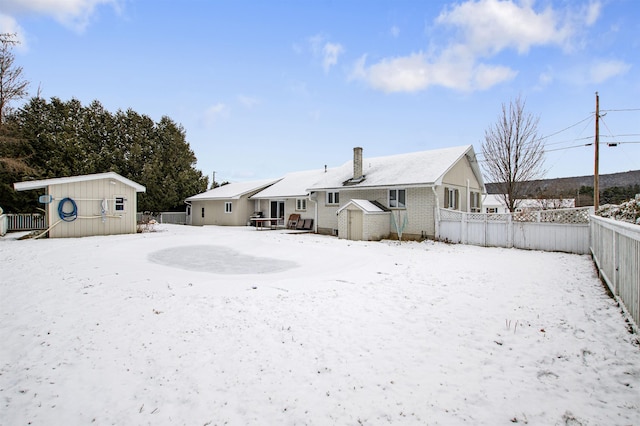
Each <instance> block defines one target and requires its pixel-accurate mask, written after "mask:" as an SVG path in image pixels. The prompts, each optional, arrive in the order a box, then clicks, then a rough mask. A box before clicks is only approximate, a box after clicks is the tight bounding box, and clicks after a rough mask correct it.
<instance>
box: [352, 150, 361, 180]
mask: <svg viewBox="0 0 640 426" xmlns="http://www.w3.org/2000/svg"><path fill="white" fill-rule="evenodd" d="M361 178H362V148H360V147H358V146H357V147H355V148H353V180H358V179H361Z"/></svg>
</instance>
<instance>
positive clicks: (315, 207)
mask: <svg viewBox="0 0 640 426" xmlns="http://www.w3.org/2000/svg"><path fill="white" fill-rule="evenodd" d="M309 201H311V202H312V203H313V233H314V234H317V233H318V194H317V193H315V192H310V193H309Z"/></svg>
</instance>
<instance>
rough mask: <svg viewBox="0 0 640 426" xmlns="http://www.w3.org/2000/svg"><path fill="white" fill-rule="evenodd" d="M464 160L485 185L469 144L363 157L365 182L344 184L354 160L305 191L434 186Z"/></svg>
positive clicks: (351, 169) (348, 178)
mask: <svg viewBox="0 0 640 426" xmlns="http://www.w3.org/2000/svg"><path fill="white" fill-rule="evenodd" d="M465 156H466V157H467V159H468V160H469V164H470V165H471V168H472V169H473V171H474V173H475V175H476V177H477V179H478V182H479V183H480V184H481V185H484V181H483V179H482V173H481V172H480V168H479V166H478V162H477V160H476V155H475V152H474V150H473V146H472V145H463V146H457V147H452V148H442V149H435V150H430V151H420V152H413V153H408V154H398V155H391V156H386V157H375V158H364V159H363V160H362V172H363V174H364V177H365V178H364V179H363V180H362V181H359V182H355V183H353V182H349V183H348V184H347V182H348V181H349V180H350V179H351V178H352V177H353V161H348V162H346V163H344V164H343V165H342V166H340V167H336V168H334V169H329V170H328V172H327V173H326V174H325V176H323V177H322V178H321V180H320V181H318V182H317V183H316V184H314V185H312V186H311V187H309V188H308V189H310V190H323V189H344V188H371V187H386V186H398V185H402V186H412V185H413V186H415V185H427V186H435V185H439V184H441V182H442V178H443V177H444V175H445V174H446V173H447V172H448V171H449V170H451V168H452V167H453V166H454V165H455V164H456V163H457V162H458V161H459V160H461V159H462V158H464V157H465Z"/></svg>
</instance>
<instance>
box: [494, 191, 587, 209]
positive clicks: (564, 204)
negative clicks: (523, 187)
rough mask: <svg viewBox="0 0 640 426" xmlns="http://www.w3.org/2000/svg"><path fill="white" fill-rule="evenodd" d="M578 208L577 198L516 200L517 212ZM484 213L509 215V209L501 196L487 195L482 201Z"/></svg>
mask: <svg viewBox="0 0 640 426" xmlns="http://www.w3.org/2000/svg"><path fill="white" fill-rule="evenodd" d="M575 206H576V200H575V198H525V199H522V200H516V212H523V211H535V210H553V209H572V208H575ZM482 208H483V213H509V208H508V207H507V205H506V204H505V202H504V199H503V198H502V196H501V195H499V194H487V195H486V196H485V198H484V200H483V201H482Z"/></svg>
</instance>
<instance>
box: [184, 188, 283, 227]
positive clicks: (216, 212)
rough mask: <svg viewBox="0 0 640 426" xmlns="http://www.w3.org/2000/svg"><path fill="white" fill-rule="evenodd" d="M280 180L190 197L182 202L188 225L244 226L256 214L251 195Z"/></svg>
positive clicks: (212, 190) (217, 190) (211, 191)
mask: <svg viewBox="0 0 640 426" xmlns="http://www.w3.org/2000/svg"><path fill="white" fill-rule="evenodd" d="M279 180H280V179H267V180H259V181H251V182H238V183H229V184H226V185H222V186H218V187H217V188H213V189H210V190H208V191H206V192H203V193H201V194H197V195H194V196H192V197H189V198H187V199H186V200H185V202H186V203H187V223H188V224H190V225H226V226H244V225H246V224H247V223H248V222H249V220H250V217H251V216H252V215H253V213H254V212H256V211H259V209H258V208H256V207H259V203H258V204H256V201H254V200H252V199H251V196H252V195H254V194H256V193H257V192H259V191H262V190H264V189H265V188H268V187H269V186H271V185H273V184H274V183H276V182H278V181H279ZM283 213H284V211H283ZM274 217H275V216H274ZM283 217H284V216H283Z"/></svg>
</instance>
